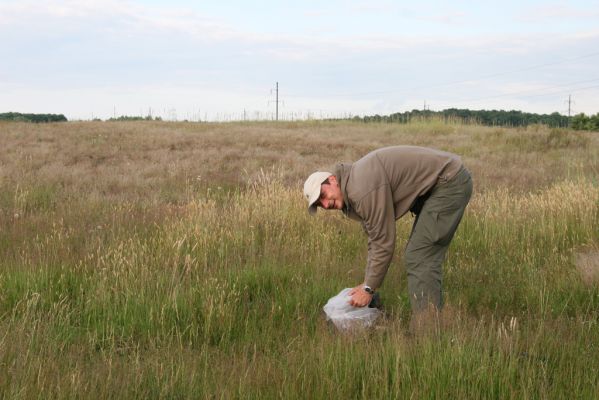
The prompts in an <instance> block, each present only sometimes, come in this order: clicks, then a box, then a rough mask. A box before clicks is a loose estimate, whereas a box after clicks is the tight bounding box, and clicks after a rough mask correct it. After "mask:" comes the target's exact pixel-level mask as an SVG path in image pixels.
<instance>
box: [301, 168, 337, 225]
mask: <svg viewBox="0 0 599 400" xmlns="http://www.w3.org/2000/svg"><path fill="white" fill-rule="evenodd" d="M331 175H333V174H331V173H330V172H322V171H316V172H314V173H313V174H312V175H310V176H309V177H308V179H306V182H305V183H304V197H305V198H306V200H308V212H309V213H310V215H314V214H316V208H317V205H316V204H314V203H316V201H317V200H318V199H319V198H320V185H322V183H323V182H324V181H326V180H327V178H328V177H329V176H331Z"/></svg>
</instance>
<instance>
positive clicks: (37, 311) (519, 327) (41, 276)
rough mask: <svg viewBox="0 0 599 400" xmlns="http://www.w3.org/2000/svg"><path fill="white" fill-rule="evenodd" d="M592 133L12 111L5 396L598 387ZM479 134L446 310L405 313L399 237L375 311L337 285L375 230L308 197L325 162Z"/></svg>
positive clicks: (2, 177) (592, 394)
mask: <svg viewBox="0 0 599 400" xmlns="http://www.w3.org/2000/svg"><path fill="white" fill-rule="evenodd" d="M597 141H598V137H597V135H596V133H579V132H572V131H568V130H552V129H547V128H544V127H532V128H528V129H506V128H487V127H479V126H470V125H469V126H462V125H456V124H442V123H440V122H434V123H433V124H431V125H430V126H428V125H427V124H426V123H425V122H423V121H419V122H418V123H415V124H413V125H405V126H403V125H389V124H380V125H377V124H372V125H363V124H358V123H343V122H335V123H325V122H319V121H312V122H294V123H286V122H285V123H247V124H241V123H240V124H192V123H167V122H129V123H102V122H93V123H67V124H56V125H33V124H23V123H12V124H0V145H1V147H2V148H3V149H5V151H3V152H2V154H0V165H1V167H2V168H0V184H1V187H2V191H1V192H0V210H1V212H0V394H1V397H3V398H15V399H31V398H44V399H45V398H244V399H245V398H249V399H253V398H255V399H264V398H291V399H293V398H302V399H303V398H377V399H378V398H388V399H396V398H406V399H408V398H489V399H504V398H514V399H520V398H531V399H536V398H538V399H545V398H552V399H553V398H572V397H576V398H588V399H593V398H597V397H598V396H599V383H598V381H597V379H596V372H595V371H597V369H599V361H598V360H599V357H597V349H598V348H599V326H598V323H599V314H598V311H597V310H599V282H598V281H597V280H596V278H595V277H596V276H597V272H596V271H597V270H598V269H599V264H598V261H599V256H597V254H598V253H597V248H598V247H599V229H598V226H599V182H598V181H597V176H598V172H599V154H598V152H599V150H598V149H599V146H597V144H598V143H597ZM398 143H403V144H417V145H427V146H432V147H437V148H442V149H446V150H449V151H455V152H458V153H460V154H462V155H463V158H464V161H465V162H466V164H467V165H468V167H469V168H470V169H471V171H472V173H473V176H474V181H475V194H474V196H473V199H472V201H471V204H470V205H469V208H468V210H467V213H466V215H465V217H464V221H463V223H462V225H461V227H460V229H459V230H458V233H457V235H456V238H455V240H454V242H453V243H452V246H451V248H450V251H449V253H448V259H447V262H446V264H445V269H444V271H445V276H444V282H445V283H444V284H445V289H446V301H447V307H446V314H447V315H448V318H447V320H448V322H447V325H446V326H445V327H444V329H443V331H442V332H441V333H440V335H439V336H437V337H428V336H424V337H414V336H412V335H410V334H409V333H408V330H407V325H408V324H407V321H408V320H409V318H410V310H409V302H408V300H407V298H406V293H407V290H406V277H405V271H404V269H403V265H402V261H401V256H402V253H403V251H402V250H403V248H404V247H405V243H406V242H405V241H406V237H407V235H408V232H409V229H410V224H411V218H410V217H405V218H403V219H402V220H400V221H399V222H398V242H397V251H396V255H395V258H394V261H393V264H392V266H391V268H390V271H389V274H388V276H387V278H386V281H385V284H384V286H383V288H382V297H383V301H384V304H385V310H386V316H385V318H384V320H383V321H382V323H381V324H380V326H378V327H377V329H374V330H373V331H371V332H369V333H367V334H361V335H339V334H337V333H336V332H335V331H334V329H333V328H332V327H331V326H329V325H328V324H327V323H326V322H325V321H324V319H323V317H322V311H321V309H322V306H323V305H324V303H325V302H326V301H327V299H328V298H329V297H331V296H333V295H334V294H336V293H337V292H338V291H339V290H340V289H341V288H343V287H348V286H353V285H355V284H357V283H359V282H360V281H361V279H362V277H363V265H364V262H365V256H366V238H365V237H364V235H363V233H362V231H361V228H360V227H359V224H356V223H353V222H350V221H348V220H346V219H344V218H342V217H341V216H340V215H335V213H319V215H318V216H317V217H315V218H311V217H309V216H308V214H307V213H306V210H305V204H304V200H303V199H302V197H301V194H300V193H301V192H300V190H301V183H302V180H303V178H304V177H305V176H307V174H308V173H309V172H311V171H312V170H313V169H316V168H327V167H330V166H331V165H333V164H334V163H335V162H336V161H341V160H343V161H350V160H353V159H357V158H359V157H360V156H361V155H363V154H365V153H366V152H367V151H369V150H371V149H373V148H376V147H380V146H384V145H390V144H398Z"/></svg>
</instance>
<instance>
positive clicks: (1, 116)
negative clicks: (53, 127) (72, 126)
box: [0, 112, 67, 123]
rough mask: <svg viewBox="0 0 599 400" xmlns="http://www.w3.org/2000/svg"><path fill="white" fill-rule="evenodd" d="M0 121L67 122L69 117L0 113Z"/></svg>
mask: <svg viewBox="0 0 599 400" xmlns="http://www.w3.org/2000/svg"><path fill="white" fill-rule="evenodd" d="M0 121H19V122H35V123H41V122H66V121H67V117H65V116H64V115H63V114H21V113H17V112H7V113H0Z"/></svg>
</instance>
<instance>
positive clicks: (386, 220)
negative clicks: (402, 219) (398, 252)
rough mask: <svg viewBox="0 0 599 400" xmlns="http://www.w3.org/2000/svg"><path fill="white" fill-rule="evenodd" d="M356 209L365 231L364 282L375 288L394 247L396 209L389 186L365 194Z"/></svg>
mask: <svg viewBox="0 0 599 400" xmlns="http://www.w3.org/2000/svg"><path fill="white" fill-rule="evenodd" d="M356 211H358V213H359V214H360V215H361V216H362V218H363V221H364V227H365V228H366V233H367V234H368V262H367V265H366V276H365V278H364V282H365V283H366V285H368V286H370V287H372V288H373V289H378V288H379V287H380V286H381V285H382V283H383V279H385V275H386V274H387V270H388V269H389V264H390V263H391V259H392V258H393V252H394V250H395V210H394V208H393V198H392V195H391V188H390V187H389V185H388V184H384V185H381V186H379V187H378V188H376V189H373V190H372V191H371V192H370V193H368V194H367V195H365V196H364V197H363V198H362V199H361V200H360V202H359V206H358V207H356Z"/></svg>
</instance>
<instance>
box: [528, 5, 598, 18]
mask: <svg viewBox="0 0 599 400" xmlns="http://www.w3.org/2000/svg"><path fill="white" fill-rule="evenodd" d="M595 6H597V4H596V5H595ZM598 18H599V9H598V8H580V7H576V6H575V5H572V4H563V3H549V4H544V5H542V6H538V7H529V8H525V9H524V10H523V11H522V12H520V13H518V14H517V15H516V20H518V21H523V22H546V21H559V22H563V21H565V20H568V19H571V20H578V21H580V20H593V19H598Z"/></svg>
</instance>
